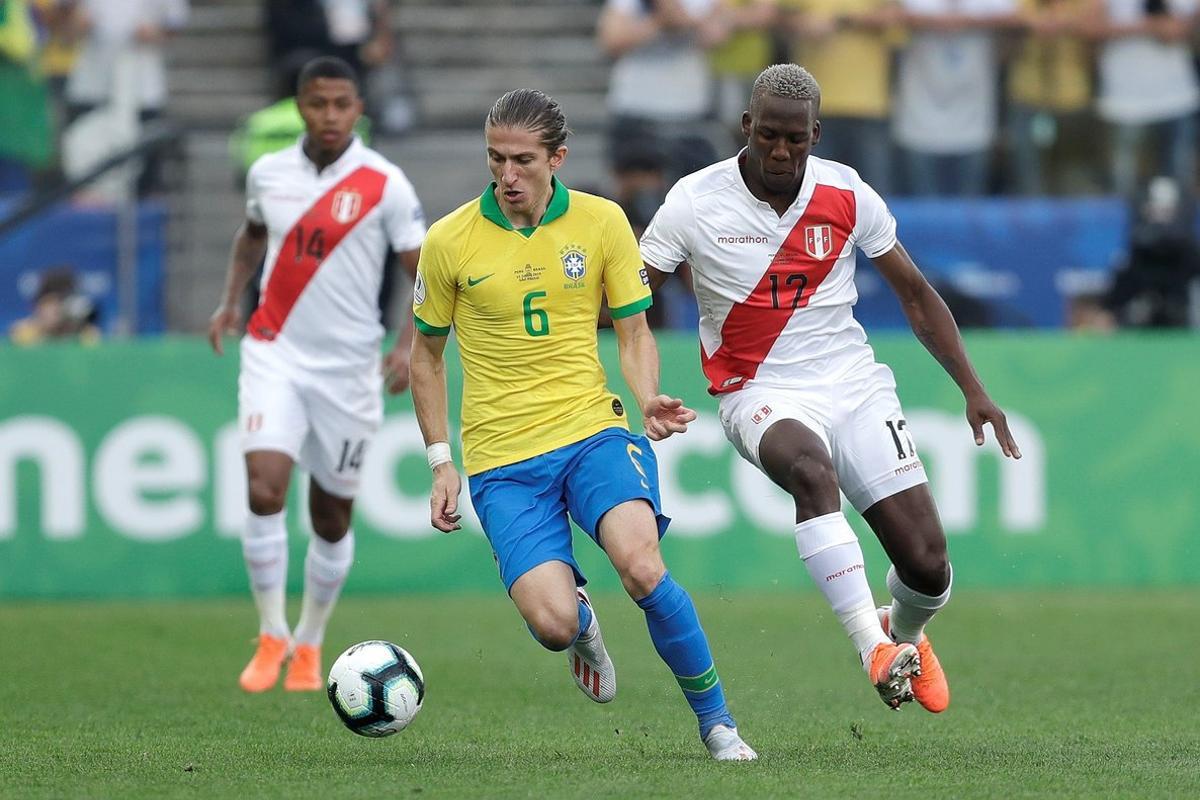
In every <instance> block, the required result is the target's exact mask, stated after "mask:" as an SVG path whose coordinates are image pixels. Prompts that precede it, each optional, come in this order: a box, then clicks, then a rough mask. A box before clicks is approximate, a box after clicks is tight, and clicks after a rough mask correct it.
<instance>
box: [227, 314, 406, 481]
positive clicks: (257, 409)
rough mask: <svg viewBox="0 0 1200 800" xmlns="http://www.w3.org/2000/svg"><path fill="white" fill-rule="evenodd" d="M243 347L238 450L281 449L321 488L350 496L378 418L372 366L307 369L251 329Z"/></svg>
mask: <svg viewBox="0 0 1200 800" xmlns="http://www.w3.org/2000/svg"><path fill="white" fill-rule="evenodd" d="M241 354H242V356H241V359H242V360H241V372H240V374H239V375H238V429H239V430H240V431H241V437H242V452H244V453H249V452H252V451H256V450H271V451H275V452H280V453H285V454H287V455H288V456H290V457H291V458H292V460H293V461H295V462H296V463H298V464H300V466H301V467H303V468H304V469H305V470H307V471H308V473H309V474H310V475H311V476H312V477H313V478H314V479H315V480H316V482H317V484H318V485H320V487H321V488H322V489H324V490H325V491H327V492H329V493H330V494H333V495H337V496H338V497H354V496H355V494H357V493H358V485H359V476H360V474H361V472H362V464H363V460H364V459H365V457H366V453H367V448H368V447H369V446H370V442H371V439H372V437H373V436H374V435H375V432H376V431H377V430H379V426H380V425H381V424H382V422H383V396H382V389H383V377H382V375H380V372H379V367H378V365H375V366H373V367H369V368H364V369H361V370H355V371H347V372H344V373H333V372H328V371H325V372H306V371H303V370H300V369H297V368H295V367H292V366H291V365H289V364H288V363H286V362H285V361H284V360H283V359H282V358H280V357H279V356H277V355H276V354H275V353H273V352H272V350H271V344H270V343H269V342H260V341H257V340H255V339H252V338H250V337H249V336H247V337H245V338H243V339H242V345H241Z"/></svg>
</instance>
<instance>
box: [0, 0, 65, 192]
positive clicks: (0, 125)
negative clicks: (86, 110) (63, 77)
mask: <svg viewBox="0 0 1200 800" xmlns="http://www.w3.org/2000/svg"><path fill="white" fill-rule="evenodd" d="M36 62H37V36H36V31H35V28H34V19H33V15H32V13H31V11H30V8H29V5H28V3H27V2H26V0H4V1H3V2H0V191H3V190H4V189H6V188H7V189H17V190H22V189H25V188H27V187H28V184H29V174H30V172H31V171H35V170H40V169H43V168H45V167H47V166H49V164H50V161H51V157H52V155H53V142H54V137H53V136H52V134H51V125H50V113H49V105H48V102H47V96H46V86H45V82H44V81H43V80H42V78H41V76H40V74H39V73H38V71H37V69H36Z"/></svg>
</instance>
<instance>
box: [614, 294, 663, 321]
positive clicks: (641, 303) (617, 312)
mask: <svg viewBox="0 0 1200 800" xmlns="http://www.w3.org/2000/svg"><path fill="white" fill-rule="evenodd" d="M653 304H654V298H653V297H652V296H651V295H646V296H645V297H643V298H642V299H641V300H635V301H633V302H632V303H628V304H626V305H623V306H618V307H617V308H610V309H609V310H608V313H609V315H610V316H612V318H613V319H625V318H626V317H632V316H633V315H634V314H637V313H639V312H642V311H645V310H646V309H647V308H649V307H650V306H652V305H653Z"/></svg>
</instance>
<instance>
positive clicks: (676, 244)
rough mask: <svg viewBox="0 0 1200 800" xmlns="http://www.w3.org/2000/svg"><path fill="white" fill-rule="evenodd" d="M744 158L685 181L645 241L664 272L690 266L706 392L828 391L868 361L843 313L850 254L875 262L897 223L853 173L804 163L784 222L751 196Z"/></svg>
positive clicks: (850, 294)
mask: <svg viewBox="0 0 1200 800" xmlns="http://www.w3.org/2000/svg"><path fill="white" fill-rule="evenodd" d="M743 158H744V153H743V154H742V155H739V156H737V157H735V158H730V159H726V160H725V161H720V162H718V163H716V164H714V165H712V166H711V167H707V168H706V169H703V170H701V171H699V172H696V173H693V174H691V175H688V176H687V177H685V178H683V179H681V180H680V181H679V182H678V183H677V184H675V186H674V188H672V189H671V191H670V192H669V193H668V194H667V198H666V201H665V202H664V203H663V206H662V207H661V208H660V209H659V210H658V213H656V214H655V216H654V219H653V220H651V222H650V225H649V226H648V227H647V228H646V232H645V233H644V234H643V235H642V242H641V248H642V257H643V259H644V260H645V262H646V263H647V264H649V265H650V266H651V267H654V268H655V269H658V270H661V271H663V272H673V271H674V270H675V268H676V267H677V266H678V265H679V264H680V263H681V262H684V261H687V262H688V263H689V264H691V267H692V280H693V284H694V287H695V292H696V300H697V303H698V305H699V308H700V355H701V363H702V365H703V367H704V372H705V375H706V377H707V378H708V380H709V384H710V385H709V392H710V393H712V394H723V393H726V392H733V391H737V390H738V389H741V388H744V387H745V386H747V385H749V384H750V383H757V384H768V385H775V386H781V387H788V386H795V385H810V384H812V383H813V382H818V383H824V382H828V381H830V380H831V379H834V380H835V379H836V376H837V375H838V374H840V370H842V369H843V368H849V367H851V366H853V365H855V364H857V363H859V362H860V361H861V360H862V359H872V360H873V359H874V354H873V353H872V352H871V349H870V347H869V346H868V345H867V343H866V342H867V336H866V333H865V332H864V331H863V329H862V327H861V326H860V325H859V324H858V322H857V321H856V320H855V319H854V317H853V314H852V313H851V307H852V306H853V305H854V303H855V302H857V300H858V292H857V291H856V289H855V287H854V262H855V251H856V250H862V251H863V252H864V253H865V254H866V255H867V256H868V257H870V258H875V257H876V256H880V255H883V254H884V253H886V252H888V251H889V250H891V249H892V248H893V247H894V246H895V245H896V221H895V219H894V218H893V217H892V215H891V213H890V212H889V211H888V208H887V206H886V205H885V204H884V202H883V199H882V198H880V196H879V195H878V194H877V193H876V192H875V190H873V189H872V188H871V187H870V186H868V185H867V184H866V183H865V182H863V180H862V179H861V178H860V177H859V176H858V173H857V172H855V171H854V170H853V169H851V168H850V167H847V166H845V165H844V164H839V163H837V162H834V161H826V160H824V159H820V158H816V157H813V156H810V157H809V158H808V162H807V167H806V169H805V173H804V180H803V182H802V184H801V186H800V192H799V194H798V195H797V197H796V200H795V202H794V203H793V204H792V206H791V207H790V208H789V209H788V210H787V212H786V213H785V214H784V215H783V216H782V217H780V216H779V215H777V214H776V213H775V210H774V209H772V208H771V206H770V205H768V204H767V203H765V202H763V201H761V200H759V199H758V198H756V197H754V195H752V194H751V193H750V190H749V189H748V188H747V187H746V183H745V180H744V179H743V178H742V175H741V170H740V169H739V164H740V161H741V159H743Z"/></svg>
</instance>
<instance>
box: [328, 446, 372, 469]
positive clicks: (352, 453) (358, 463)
mask: <svg viewBox="0 0 1200 800" xmlns="http://www.w3.org/2000/svg"><path fill="white" fill-rule="evenodd" d="M366 452H367V440H366V439H359V440H358V441H354V440H353V439H343V440H342V454H341V456H339V457H338V465H337V469H336V470H335V471H336V472H345V471H346V470H351V471H353V472H358V470H359V469H360V468H361V467H362V461H363V455H365V454H366Z"/></svg>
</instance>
